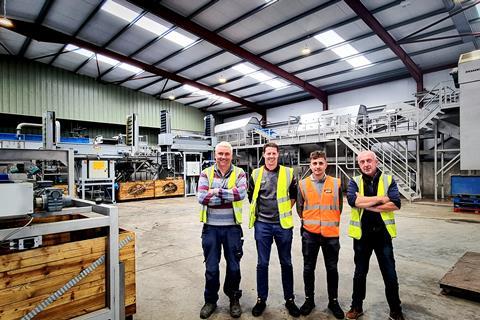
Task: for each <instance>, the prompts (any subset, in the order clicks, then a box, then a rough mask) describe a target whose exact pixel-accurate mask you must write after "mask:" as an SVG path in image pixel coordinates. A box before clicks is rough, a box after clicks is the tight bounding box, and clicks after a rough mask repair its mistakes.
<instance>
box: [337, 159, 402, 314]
mask: <svg viewBox="0 0 480 320" xmlns="http://www.w3.org/2000/svg"><path fill="white" fill-rule="evenodd" d="M357 160H358V165H359V167H360V170H361V171H362V175H360V176H356V177H353V179H352V180H350V183H349V185H348V189H347V199H348V203H349V204H350V206H351V207H352V213H351V220H350V224H349V227H348V235H349V236H350V237H352V238H353V250H354V252H355V258H354V260H355V274H354V276H353V294H352V306H351V309H350V311H348V312H347V315H346V317H347V319H351V320H353V319H355V320H356V319H358V318H359V317H360V316H362V315H363V306H362V304H363V300H364V299H365V293H366V282H367V273H368V267H369V263H370V257H371V255H372V252H375V255H376V256H377V261H378V265H379V267H380V271H381V272H382V276H383V282H384V284H385V295H386V297H387V301H388V305H389V307H390V316H389V319H391V320H404V317H403V313H402V307H401V302H400V297H399V292H398V291H399V290H398V279H397V272H396V270H395V259H394V256H393V245H392V239H393V238H395V237H396V236H397V228H396V225H395V217H394V211H396V210H399V209H400V206H401V202H400V194H399V192H398V187H397V184H396V183H395V180H393V177H392V176H391V175H387V174H384V173H382V172H381V171H380V170H378V169H377V163H378V161H377V157H376V155H375V153H374V152H372V151H362V152H360V154H359V155H358V158H357Z"/></svg>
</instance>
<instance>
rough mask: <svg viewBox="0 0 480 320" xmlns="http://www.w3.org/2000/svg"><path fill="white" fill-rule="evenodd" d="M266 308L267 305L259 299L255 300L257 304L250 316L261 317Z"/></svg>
mask: <svg viewBox="0 0 480 320" xmlns="http://www.w3.org/2000/svg"><path fill="white" fill-rule="evenodd" d="M266 307H267V304H266V303H265V301H264V300H262V299H261V298H257V303H256V304H255V306H254V307H253V309H252V315H253V316H254V317H259V316H261V315H262V313H263V311H264V310H265V308H266Z"/></svg>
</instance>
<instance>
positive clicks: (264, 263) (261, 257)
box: [255, 221, 294, 301]
mask: <svg viewBox="0 0 480 320" xmlns="http://www.w3.org/2000/svg"><path fill="white" fill-rule="evenodd" d="M292 239H293V229H283V228H282V226H280V224H279V223H265V222H260V221H257V222H255V241H256V243H257V253H258V262H257V293H258V297H259V298H260V299H262V300H264V301H265V300H267V297H268V265H269V262H270V252H271V250H272V243H273V240H275V244H276V245H277V251H278V257H279V260H280V267H281V270H282V285H283V296H284V298H285V300H288V299H290V298H294V295H293V267H292V255H291V251H292Z"/></svg>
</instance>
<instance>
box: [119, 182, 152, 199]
mask: <svg viewBox="0 0 480 320" xmlns="http://www.w3.org/2000/svg"><path fill="white" fill-rule="evenodd" d="M118 186H119V189H118V193H117V199H118V200H120V201H122V200H133V199H147V198H153V197H155V182H154V181H153V180H146V181H128V182H119V183H118Z"/></svg>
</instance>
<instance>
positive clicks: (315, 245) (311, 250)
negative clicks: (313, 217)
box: [302, 230, 340, 300]
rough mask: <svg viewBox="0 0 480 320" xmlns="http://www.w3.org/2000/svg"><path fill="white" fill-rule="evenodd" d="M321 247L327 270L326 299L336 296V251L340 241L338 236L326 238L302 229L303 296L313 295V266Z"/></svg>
mask: <svg viewBox="0 0 480 320" xmlns="http://www.w3.org/2000/svg"><path fill="white" fill-rule="evenodd" d="M320 247H322V253H323V261H324V263H325V269H326V271H327V290H328V299H329V300H332V299H336V298H337V297H338V269H337V264H338V253H339V251H340V241H339V238H338V237H335V238H327V237H324V236H322V235H321V234H316V233H311V232H309V231H307V230H302V253H303V282H304V284H305V297H309V298H313V297H314V296H315V268H316V266H317V257H318V252H319V251H320Z"/></svg>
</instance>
